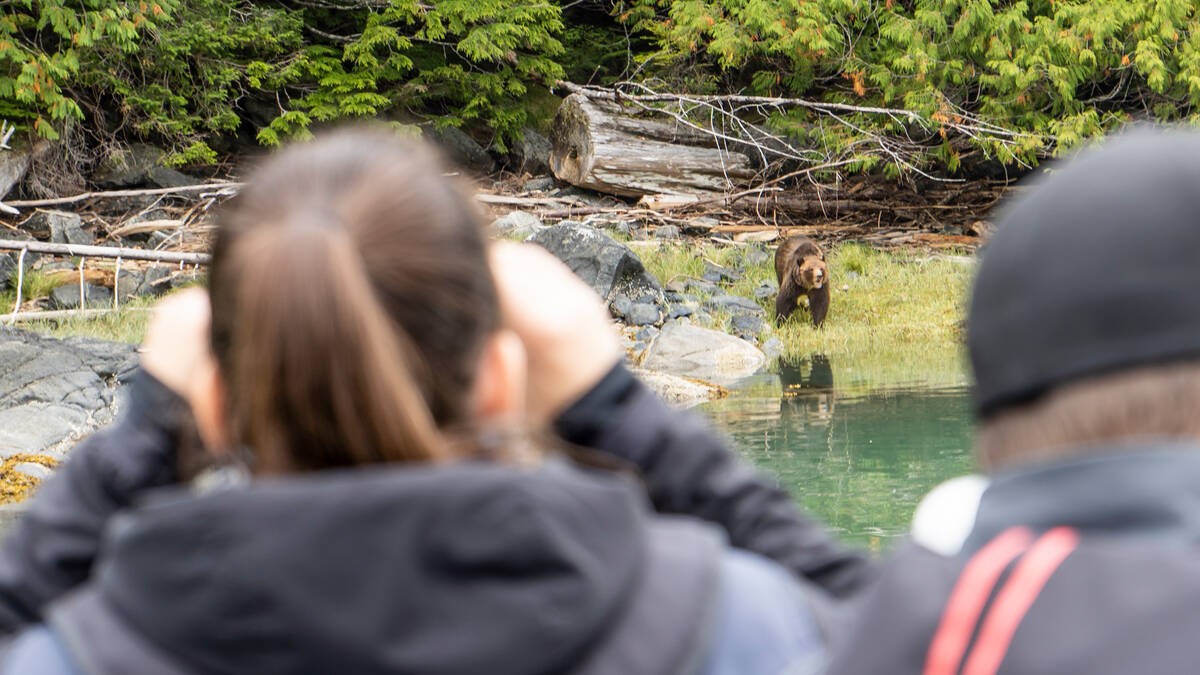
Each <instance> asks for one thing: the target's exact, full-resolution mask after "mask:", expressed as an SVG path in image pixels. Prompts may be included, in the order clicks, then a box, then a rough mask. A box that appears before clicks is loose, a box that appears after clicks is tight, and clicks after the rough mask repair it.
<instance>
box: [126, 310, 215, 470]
mask: <svg viewBox="0 0 1200 675" xmlns="http://www.w3.org/2000/svg"><path fill="white" fill-rule="evenodd" d="M211 321H212V310H211V309H210V306H209V301H208V292H207V291H205V290H204V289H202V288H189V289H187V290H183V291H180V292H178V293H174V294H172V295H170V296H168V297H167V298H166V299H164V300H163V301H162V302H160V303H158V306H156V307H155V308H154V314H153V316H151V317H150V325H149V327H147V329H146V339H145V341H144V342H142V350H141V351H142V369H143V370H145V371H146V372H147V373H149V374H151V375H153V376H154V377H155V378H157V379H158V381H159V382H162V383H163V384H164V385H166V386H167V387H168V388H170V389H171V390H172V391H174V392H175V393H177V394H179V395H180V396H181V397H182V398H183V399H184V400H185V401H187V402H188V405H190V406H191V408H192V415H193V417H194V418H195V421H196V429H197V431H198V432H199V433H200V437H201V439H203V441H204V444H205V446H207V447H208V448H209V450H211V451H219V450H220V449H221V448H223V447H225V445H226V444H225V442H224V436H225V434H224V433H223V431H222V429H223V426H222V419H223V415H222V394H221V392H222V388H221V385H220V376H219V375H218V371H217V362H216V359H214V358H213V355H212V349H211V347H210V344H211V343H210V341H209V329H210V325H211Z"/></svg>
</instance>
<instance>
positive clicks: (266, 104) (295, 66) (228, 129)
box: [0, 0, 563, 163]
mask: <svg viewBox="0 0 1200 675" xmlns="http://www.w3.org/2000/svg"><path fill="white" fill-rule="evenodd" d="M562 28H563V26H562V22H561V11H560V8H559V7H558V5H557V4H556V3H546V2H536V1H535V2H530V1H529V0H436V1H433V2H419V1H417V0H283V1H282V3H281V2H275V1H270V2H268V1H259V0H14V1H13V2H12V3H8V4H7V6H6V7H5V13H4V14H2V15H0V119H7V120H10V121H12V122H15V123H17V124H19V125H22V126H24V127H27V128H31V129H33V130H34V131H36V132H37V133H38V134H40V135H41V136H43V137H46V138H56V137H58V136H59V134H60V133H61V132H62V131H63V129H64V128H66V127H67V126H69V125H72V124H76V123H80V122H83V123H84V124H85V126H87V127H89V129H90V130H91V131H104V132H108V133H111V134H116V133H121V134H125V135H126V136H129V135H132V136H134V137H141V138H147V139H151V140H157V141H160V142H165V143H168V144H170V145H171V146H172V147H173V148H174V150H175V154H174V160H175V161H176V162H177V163H184V162H205V161H211V160H213V159H215V153H214V152H213V149H212V147H211V145H210V144H211V143H212V142H213V140H214V139H215V138H217V137H219V136H221V135H223V134H233V133H234V132H236V131H238V129H239V127H240V126H241V125H242V123H243V120H245V119H248V118H249V119H251V120H252V121H253V122H254V124H253V126H254V127H256V128H255V129H254V133H255V134H256V136H257V140H258V141H259V142H261V143H263V144H266V145H274V144H277V143H280V142H281V141H283V140H285V139H287V138H291V137H303V136H305V135H307V134H308V133H309V128H310V127H311V126H312V125H313V124H314V123H319V122H327V121H335V120H342V119H349V118H366V117H379V116H384V115H390V116H392V117H393V118H394V119H415V118H417V117H419V116H422V115H424V116H430V117H433V118H435V119H436V121H437V123H439V124H447V125H461V124H464V123H468V124H473V125H475V126H477V127H479V128H482V129H490V130H491V131H492V133H493V134H494V136H495V143H496V145H497V146H498V147H500V148H501V149H503V148H504V143H505V141H506V140H508V139H511V138H513V137H514V136H515V135H516V134H518V133H519V129H520V128H521V126H522V124H523V123H524V122H525V117H526V113H525V111H524V110H523V109H522V107H521V106H520V105H519V101H520V99H521V97H522V96H523V95H524V94H525V92H526V90H527V87H528V86H529V85H530V84H531V83H537V82H549V83H552V82H553V81H555V80H556V79H558V78H559V77H561V74H562V68H561V67H560V66H559V65H558V62H557V60H556V57H558V56H559V55H560V54H561V52H562V45H561V43H560V42H559V40H558V38H557V35H558V34H559V33H560V32H561V31H562Z"/></svg>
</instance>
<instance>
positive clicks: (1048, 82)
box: [620, 0, 1200, 170]
mask: <svg viewBox="0 0 1200 675" xmlns="http://www.w3.org/2000/svg"><path fill="white" fill-rule="evenodd" d="M620 12H621V17H622V19H623V20H625V21H626V22H628V23H630V24H632V25H634V26H636V27H637V28H638V29H640V30H644V31H649V32H650V33H652V34H653V35H654V37H655V39H656V40H657V44H658V45H659V47H660V48H661V52H660V54H659V62H660V63H662V62H663V61H664V60H666V61H667V62H669V63H670V67H668V68H661V69H660V73H662V74H665V75H667V76H668V77H670V76H671V74H672V73H675V77H674V79H675V86H676V87H684V88H692V89H699V90H706V91H713V90H722V89H730V88H739V89H743V90H744V91H746V92H747V93H753V94H758V95H767V96H780V95H782V96H808V97H814V98H818V99H820V100H825V101H836V102H842V103H849V104H858V105H863V106H870V105H874V106H887V107H897V108H904V109H906V110H912V111H915V112H919V113H921V114H922V116H923V117H924V118H926V119H928V120H931V121H933V122H935V123H936V122H937V121H939V120H942V121H947V120H950V119H954V118H955V117H956V116H959V115H961V114H963V113H964V112H970V113H972V114H975V115H978V116H979V117H981V118H983V119H986V120H988V121H989V122H991V123H993V124H996V125H999V126H1002V127H1005V128H1008V129H1012V130H1016V131H1021V132H1029V133H1031V134H1032V135H1031V136H1027V137H1025V138H1024V139H1023V141H1022V143H1020V144H1017V145H1011V144H1006V145H999V144H994V143H988V142H981V143H976V144H975V145H976V146H980V145H981V146H982V147H981V148H980V149H982V150H983V151H985V152H987V153H990V154H991V155H992V156H994V157H996V158H998V159H1000V160H1002V161H1006V162H1008V161H1013V160H1014V159H1024V160H1033V159H1035V157H1036V155H1038V154H1040V153H1041V152H1043V151H1047V150H1051V151H1052V150H1055V149H1062V148H1069V147H1072V146H1075V145H1077V144H1079V143H1080V142H1081V141H1083V140H1085V139H1087V138H1090V137H1093V136H1095V135H1097V134H1099V133H1101V132H1102V131H1104V130H1107V129H1110V128H1113V127H1115V126H1118V125H1120V124H1122V123H1124V122H1126V121H1128V120H1130V119H1132V118H1154V119H1157V120H1160V121H1174V120H1186V121H1188V122H1191V123H1196V122H1197V121H1200V113H1198V112H1197V111H1198V106H1200V9H1198V7H1197V3H1196V2H1194V0H1021V1H1018V2H1012V1H1006V0H679V1H675V2H671V1H667V0H632V1H627V2H625V3H623V4H622V5H621V7H620ZM681 74H682V75H681ZM847 121H849V122H851V123H852V125H853V126H857V127H858V128H859V129H860V130H861V131H863V132H870V133H891V134H903V133H905V131H906V129H905V128H904V124H903V123H901V122H899V121H897V120H895V119H888V118H887V117H886V116H884V117H881V116H879V115H874V116H866V115H864V116H852V117H850V118H848V120H847ZM774 123H775V125H776V126H777V127H778V128H783V129H787V128H789V126H790V127H792V128H794V129H795V130H797V131H798V132H799V133H804V132H805V131H807V132H809V133H812V131H813V124H812V123H813V115H812V114H811V113H808V112H805V111H803V110H801V111H797V112H791V113H788V114H787V115H779V116H777V117H776V119H775V120H774ZM817 131H818V133H819V138H813V139H810V140H811V141H812V142H817V143H823V144H832V145H843V146H846V145H851V144H854V143H856V142H860V141H861V138H862V135H863V134H861V133H855V132H854V131H852V130H850V127H847V126H845V125H838V126H837V127H834V128H820V129H818V130H817ZM944 135H945V134H944V133H943V142H942V143H941V144H940V145H939V147H936V148H935V149H934V150H933V151H932V153H931V156H930V157H928V159H931V160H932V159H936V160H940V162H939V163H941V164H943V165H944V166H946V167H947V168H949V169H951V170H954V169H955V168H957V165H958V160H959V153H960V151H962V150H963V148H964V147H970V146H971V145H972V144H971V143H970V141H971V140H972V139H960V140H964V141H966V142H964V143H957V144H956V143H952V142H951V141H952V140H953V139H946V138H944Z"/></svg>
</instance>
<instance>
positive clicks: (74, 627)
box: [0, 131, 868, 675]
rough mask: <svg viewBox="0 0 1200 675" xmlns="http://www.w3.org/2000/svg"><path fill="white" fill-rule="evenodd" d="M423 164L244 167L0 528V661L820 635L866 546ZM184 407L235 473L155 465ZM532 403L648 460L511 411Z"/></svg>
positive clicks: (109, 673) (768, 659) (18, 665)
mask: <svg viewBox="0 0 1200 675" xmlns="http://www.w3.org/2000/svg"><path fill="white" fill-rule="evenodd" d="M444 174H445V169H444V168H443V166H442V165H441V163H440V162H439V161H438V159H437V157H435V156H434V155H433V154H432V153H430V152H429V151H428V150H427V149H426V148H424V147H422V146H419V145H412V144H409V143H405V142H402V141H400V140H398V139H397V138H396V137H395V136H394V135H391V134H387V133H383V132H367V131H352V132H342V133H339V134H334V135H331V136H328V137H326V138H324V139H321V140H317V141H314V142H312V143H308V144H303V145H299V146H295V147H293V148H291V149H288V150H286V151H284V152H282V153H280V154H278V155H276V156H275V157H274V158H272V159H271V160H269V161H268V162H267V163H266V164H265V165H264V166H263V167H262V168H261V169H260V170H259V171H257V172H255V173H254V174H253V175H252V176H251V177H250V179H249V182H248V185H247V186H246V188H245V189H244V190H243V191H242V193H241V194H240V195H239V196H238V197H237V198H236V200H235V201H233V202H231V204H229V205H228V207H227V208H226V209H225V210H224V212H223V213H222V215H221V217H220V219H219V222H218V235H217V241H216V244H215V248H214V251H213V262H212V267H211V270H210V289H209V292H208V293H205V292H203V291H198V290H197V291H190V292H186V293H183V294H180V295H178V296H175V297H173V298H172V299H170V300H168V301H167V302H166V303H165V304H164V305H163V306H161V307H160V308H159V309H158V311H157V313H156V316H155V318H154V319H153V321H152V324H151V327H150V329H149V331H148V335H147V340H146V344H145V345H144V347H145V354H144V357H143V361H142V366H143V372H142V373H140V374H139V376H138V378H137V380H136V382H135V383H134V384H133V385H132V393H131V401H130V404H129V410H128V412H127V414H126V416H125V418H124V419H123V420H122V422H121V423H120V424H119V425H117V426H116V427H114V428H112V429H109V430H107V431H105V432H103V433H100V434H97V435H96V436H94V437H92V438H91V439H89V440H88V441H87V442H85V443H84V444H82V445H81V446H80V447H79V448H77V449H75V450H74V452H73V453H72V455H71V460H70V462H69V463H68V464H67V465H66V466H65V467H64V468H63V469H62V470H61V471H60V473H59V474H58V475H56V476H55V477H54V478H53V479H52V480H50V481H48V483H47V484H46V485H45V486H43V487H42V489H41V490H40V492H39V494H38V495H37V498H36V500H35V502H34V504H33V505H32V507H31V509H30V511H29V512H28V514H27V515H26V516H25V518H24V519H23V520H22V521H21V522H20V523H19V524H18V525H17V528H16V529H15V530H14V532H13V533H12V534H11V535H10V536H9V539H8V540H7V541H6V542H5V543H4V547H3V550H2V551H0V632H2V633H4V634H7V635H8V636H9V638H10V639H13V638H14V636H16V637H15V641H14V642H12V644H11V645H9V648H8V650H7V653H6V654H5V655H4V665H3V666H0V671H2V672H4V673H38V674H41V675H48V674H59V673H85V674H87V675H129V674H137V673H147V674H151V673H152V674H155V675H173V674H178V675H198V674H201V673H224V674H236V673H246V674H247V675H265V674H267V673H270V674H272V675H286V674H300V673H311V674H313V675H316V674H329V673H347V674H356V675H363V674H368V675H369V674H380V675H382V674H385V673H421V674H422V675H428V674H435V673H447V674H451V673H453V674H459V673H461V674H463V675H468V674H475V673H490V674H493V675H509V674H511V675H522V674H536V673H547V674H548V673H586V674H596V675H602V674H608V673H611V674H613V675H618V674H620V675H693V674H695V675H704V674H714V675H716V674H730V675H732V674H735V673H737V674H741V675H754V674H755V673H763V674H771V675H775V674H777V673H782V672H784V671H785V670H787V669H789V668H795V669H797V670H796V672H801V671H800V670H799V669H807V670H811V667H812V666H813V665H814V663H815V662H817V661H819V660H820V659H821V658H822V647H821V645H822V643H823V641H824V640H823V638H822V635H821V632H822V630H826V631H827V630H828V626H829V625H831V624H830V621H831V620H832V619H833V617H834V615H835V613H833V612H827V611H826V610H824V609H823V608H824V607H825V606H826V605H828V604H829V602H830V601H831V600H832V599H833V598H836V597H838V596H844V595H846V594H848V593H850V592H852V591H853V589H854V588H856V587H858V586H860V585H861V583H862V579H864V578H865V576H866V572H867V570H868V566H867V565H866V564H865V561H864V559H863V558H861V557H860V556H858V555H855V554H851V553H846V552H844V551H842V550H841V549H840V548H838V547H837V546H835V545H834V544H833V542H832V541H831V540H830V538H829V537H828V536H827V535H826V534H825V533H824V532H823V531H822V530H821V529H820V528H818V527H817V526H815V525H814V524H812V523H811V522H809V521H808V520H806V519H804V518H802V517H801V516H800V515H799V514H798V512H797V511H796V509H795V507H794V505H793V504H792V503H791V501H790V500H789V498H788V496H787V495H786V494H785V493H784V492H782V491H781V490H779V489H777V488H776V487H774V486H773V485H771V484H770V483H767V482H765V481H763V480H761V479H760V478H759V477H758V475H757V474H755V473H754V472H752V471H750V470H748V469H747V468H745V467H744V466H743V465H742V464H740V463H739V462H737V461H736V460H735V459H734V457H733V455H732V454H731V453H730V452H729V450H728V449H727V448H725V447H724V445H723V443H722V441H721V440H720V439H718V438H716V437H714V436H713V435H712V434H711V432H709V431H708V429H707V428H706V427H705V426H704V425H703V424H702V423H700V422H699V421H698V420H696V419H695V418H693V417H691V416H689V415H681V414H678V413H674V412H672V411H670V410H668V409H667V408H666V407H665V406H664V405H663V404H662V402H661V401H659V400H657V399H656V398H655V397H654V396H653V395H652V394H651V393H650V392H649V391H648V390H647V389H645V387H643V386H642V385H641V384H640V383H638V382H637V381H636V380H634V379H633V377H632V376H631V375H630V373H629V372H628V371H627V370H625V369H624V368H623V367H621V366H620V365H619V361H620V349H619V347H618V344H617V338H616V335H615V332H614V331H613V330H612V328H611V327H610V326H609V325H608V320H607V313H606V311H605V308H604V306H603V304H602V303H601V301H600V299H599V298H598V297H596V296H595V294H594V293H593V292H592V291H591V289H589V288H588V287H586V286H585V285H583V283H582V282H580V281H579V280H577V279H575V278H574V277H573V276H572V275H571V273H570V271H569V270H567V269H566V268H565V267H564V266H563V265H561V264H560V263H559V262H558V261H557V260H555V259H553V258H552V257H551V256H550V255H549V254H547V253H545V252H544V251H541V250H540V249H530V248H524V247H515V246H501V247H497V248H494V250H491V251H490V252H489V249H488V244H487V242H486V240H485V238H484V234H483V227H482V225H481V221H480V218H479V216H478V214H477V213H476V211H475V208H474V205H473V200H471V198H470V197H468V196H466V195H465V194H463V193H462V192H460V191H459V190H458V189H456V187H455V186H454V185H453V184H452V183H451V182H450V181H449V180H448V179H446V178H444V177H443V176H444ZM489 255H490V258H489ZM493 273H494V274H493ZM210 298H211V302H210ZM210 310H211V314H210ZM210 347H211V349H210ZM188 420H194V425H195V430H196V432H197V433H198V435H199V436H200V437H201V438H202V439H203V444H204V446H205V447H206V448H207V451H208V453H209V454H210V455H211V456H213V457H215V458H217V459H219V460H221V461H222V462H224V463H225V464H227V465H230V466H234V467H237V466H242V468H243V469H244V470H243V471H240V472H236V473H238V474H242V475H245V476H246V477H247V478H246V479H245V480H243V481H241V482H240V483H239V482H234V484H233V485H232V486H226V487H224V488H223V489H218V490H211V489H210V490H209V491H206V492H198V491H197V490H196V489H195V488H194V487H189V486H187V485H182V486H181V485H178V483H179V481H180V480H181V475H180V469H181V464H186V462H184V461H183V460H184V459H185V457H181V456H180V454H179V449H180V443H181V441H182V440H183V439H185V438H186V435H185V434H184V430H185V429H186V428H187V422H188ZM548 427H552V428H554V429H555V430H556V431H557V432H558V434H559V435H560V436H561V437H562V438H563V439H565V440H566V441H568V442H571V443H574V444H576V445H580V446H589V447H591V448H593V449H595V450H599V451H602V452H607V453H609V454H608V455H607V457H605V461H606V462H607V463H609V464H612V463H615V462H620V463H623V464H625V465H628V466H632V467H634V468H636V469H637V470H639V471H640V472H641V474H642V476H643V479H644V481H645V483H644V484H643V483H639V482H638V481H636V480H633V479H631V477H630V476H629V475H625V473H623V472H618V471H613V470H599V469H585V468H581V467H580V466H578V465H576V464H574V463H572V462H569V461H567V460H566V459H564V458H563V457H562V456H561V455H559V454H555V453H553V452H549V450H550V448H548V447H547V445H553V444H539V443H537V442H535V441H534V440H532V439H533V438H535V437H534V436H532V435H530V434H527V433H524V430H526V429H539V428H548ZM185 456H186V453H185ZM601 463H602V462H601ZM226 472H227V473H228V470H227V471H226ZM209 483H210V484H211V481H209ZM226 483H228V481H226ZM646 490H648V491H649V499H647V495H646V492H645V491H646ZM651 501H652V502H653V506H654V507H655V508H656V509H657V511H658V512H657V513H656V512H655V511H653V510H652V509H651ZM667 513H674V514H686V515H689V516H695V517H694V518H693V517H683V515H676V516H671V517H668V516H666V515H664V514H667ZM701 519H704V520H706V521H708V522H703V521H702V520H701ZM31 626H32V628H30V627H31ZM22 630H24V632H21V631H22Z"/></svg>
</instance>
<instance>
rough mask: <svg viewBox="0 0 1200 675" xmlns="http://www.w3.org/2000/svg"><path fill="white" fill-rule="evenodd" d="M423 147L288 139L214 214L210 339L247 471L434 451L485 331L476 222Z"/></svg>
mask: <svg viewBox="0 0 1200 675" xmlns="http://www.w3.org/2000/svg"><path fill="white" fill-rule="evenodd" d="M446 173H447V166H446V164H445V163H444V162H443V161H442V159H441V158H440V156H439V155H438V154H437V153H435V152H434V151H432V150H431V149H430V148H429V147H427V146H426V145H425V144H423V143H420V142H416V141H409V140H404V139H402V138H400V137H399V136H397V135H396V134H395V133H393V132H391V131H388V130H385V129H352V130H344V131H340V132H337V133H333V134H330V135H328V136H325V137H323V138H319V139H317V140H314V141H312V142H309V143H304V144H300V145H296V146H293V147H290V148H288V149H286V150H283V151H282V152H279V153H278V154H276V155H274V156H272V157H271V158H270V159H268V160H267V161H266V162H265V163H264V164H263V165H262V166H261V167H260V168H259V169H258V170H256V171H255V172H253V173H252V174H251V175H250V176H249V178H248V180H247V183H246V186H245V187H244V188H243V189H242V190H241V192H240V193H239V194H238V196H237V197H236V198H235V199H234V200H232V201H231V202H230V203H229V204H228V205H227V207H226V208H224V209H223V210H222V212H221V213H220V215H219V217H218V220H217V223H218V229H217V237H216V243H215V245H214V248H213V260H212V267H211V272H210V275H211V276H210V293H211V297H212V344H213V352H214V354H215V356H216V358H217V361H218V364H219V367H220V370H221V374H222V376H223V379H224V381H225V383H226V390H227V392H228V395H227V412H228V419H229V427H230V428H229V430H228V431H229V434H230V437H231V440H232V441H233V442H234V443H236V444H240V445H244V446H247V447H249V448H251V449H252V450H253V451H254V452H255V453H256V454H257V455H258V462H259V468H260V470H262V471H267V472H271V471H295V470H306V469H319V468H327V467H336V466H347V465H356V464H365V463H372V462H389V461H410V460H436V459H439V458H442V457H444V456H445V455H446V453H447V452H448V450H447V449H446V448H447V446H446V443H445V442H444V440H445V439H444V438H443V434H442V433H441V430H445V429H447V428H448V427H451V426H455V425H463V424H467V423H469V421H470V420H469V416H470V410H469V403H470V402H469V400H468V396H469V395H470V392H471V389H472V385H473V383H474V377H475V369H476V367H477V364H478V361H479V357H480V354H481V350H482V347H483V345H484V343H485V341H486V339H487V337H488V336H489V335H490V334H491V333H493V332H494V331H495V330H497V328H498V325H499V303H498V299H497V295H496V288H495V286H494V282H493V280H492V277H491V273H490V271H489V268H488V261H487V244H486V239H485V236H484V229H483V221H482V218H481V216H480V214H479V213H478V211H477V209H476V207H475V206H474V203H473V200H472V199H471V198H470V196H469V195H468V194H467V193H466V192H465V191H464V190H462V189H461V188H460V187H459V186H458V185H456V183H455V182H454V181H453V180H451V179H450V178H447V177H446V175H445V174H446Z"/></svg>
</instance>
